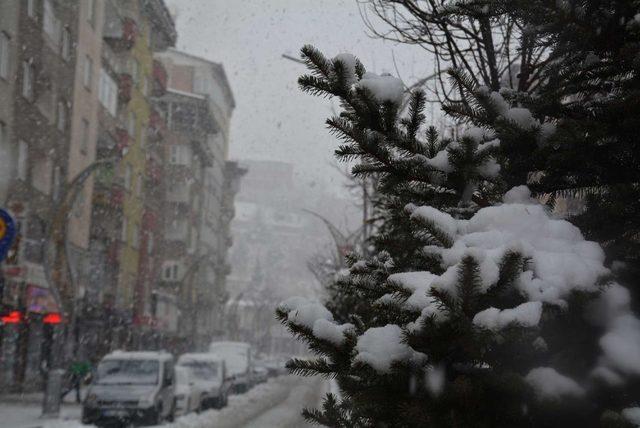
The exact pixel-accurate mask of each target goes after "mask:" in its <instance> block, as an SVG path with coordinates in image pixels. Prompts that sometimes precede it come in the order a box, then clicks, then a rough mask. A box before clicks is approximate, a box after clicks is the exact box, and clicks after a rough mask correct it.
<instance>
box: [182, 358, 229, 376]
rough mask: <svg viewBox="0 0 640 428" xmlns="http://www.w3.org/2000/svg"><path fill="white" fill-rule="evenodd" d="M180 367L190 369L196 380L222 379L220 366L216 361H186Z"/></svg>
mask: <svg viewBox="0 0 640 428" xmlns="http://www.w3.org/2000/svg"><path fill="white" fill-rule="evenodd" d="M180 365H181V366H183V367H188V368H189V370H191V371H192V373H193V377H194V378H196V379H201V380H215V379H218V378H219V377H220V365H219V364H218V363H217V362H215V361H186V362H183V363H180Z"/></svg>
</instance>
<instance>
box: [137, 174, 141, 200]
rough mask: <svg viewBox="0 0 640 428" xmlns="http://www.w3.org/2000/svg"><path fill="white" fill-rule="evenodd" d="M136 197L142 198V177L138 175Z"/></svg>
mask: <svg viewBox="0 0 640 428" xmlns="http://www.w3.org/2000/svg"><path fill="white" fill-rule="evenodd" d="M136 195H138V196H142V175H140V174H138V178H137V179H136Z"/></svg>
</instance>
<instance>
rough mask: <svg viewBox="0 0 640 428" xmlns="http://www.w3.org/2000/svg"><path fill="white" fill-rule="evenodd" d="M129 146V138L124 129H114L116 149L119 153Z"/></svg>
mask: <svg viewBox="0 0 640 428" xmlns="http://www.w3.org/2000/svg"><path fill="white" fill-rule="evenodd" d="M130 144H131V136H130V135H129V132H128V131H127V130H126V129H124V128H116V149H117V150H118V151H119V152H120V151H122V150H124V149H126V148H127V147H129V145H130Z"/></svg>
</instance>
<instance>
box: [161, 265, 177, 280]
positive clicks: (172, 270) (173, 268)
mask: <svg viewBox="0 0 640 428" xmlns="http://www.w3.org/2000/svg"><path fill="white" fill-rule="evenodd" d="M179 270H180V269H179V265H178V262H175V261H167V262H164V264H163V267H162V279H163V280H165V281H177V280H178V274H179Z"/></svg>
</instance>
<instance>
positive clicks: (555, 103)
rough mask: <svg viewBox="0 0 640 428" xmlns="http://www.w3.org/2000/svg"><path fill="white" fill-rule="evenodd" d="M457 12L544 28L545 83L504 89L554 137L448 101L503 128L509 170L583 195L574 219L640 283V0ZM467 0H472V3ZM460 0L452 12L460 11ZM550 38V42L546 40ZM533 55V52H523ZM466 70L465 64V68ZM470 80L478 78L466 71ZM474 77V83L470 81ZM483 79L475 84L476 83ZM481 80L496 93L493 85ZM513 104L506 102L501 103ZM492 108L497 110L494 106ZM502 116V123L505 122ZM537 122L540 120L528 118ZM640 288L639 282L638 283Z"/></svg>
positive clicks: (486, 3) (540, 32) (522, 3)
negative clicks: (525, 133)
mask: <svg viewBox="0 0 640 428" xmlns="http://www.w3.org/2000/svg"><path fill="white" fill-rule="evenodd" d="M454 3H458V4H459V6H460V7H459V8H458V12H457V13H461V14H468V13H471V12H470V11H471V10H477V11H482V13H484V14H485V15H486V16H487V17H488V18H489V19H491V20H495V21H500V20H508V21H509V22H513V23H515V24H516V25H517V27H519V28H522V29H524V34H525V35H526V34H530V33H533V34H536V35H537V37H536V38H535V39H534V40H532V42H533V43H535V47H532V48H534V49H537V50H538V51H543V52H544V53H545V55H547V58H546V59H545V60H544V61H543V62H541V63H540V64H539V65H538V67H537V68H536V69H532V70H528V71H527V72H528V73H535V75H537V76H538V79H537V81H538V84H536V85H535V87H534V88H532V89H531V90H529V91H528V92H527V93H519V92H513V91H503V92H502V95H503V96H504V98H506V99H507V101H509V103H510V104H513V105H516V106H517V107H526V108H527V109H528V110H529V111H531V112H532V113H533V116H534V117H535V118H537V119H539V120H540V121H542V120H544V121H546V122H549V123H553V124H554V125H555V128H556V129H555V132H554V133H553V135H551V136H550V138H545V139H542V140H537V141H536V140H535V139H532V138H529V139H528V140H525V141H523V140H521V135H522V131H519V132H516V133H512V135H513V136H514V137H515V138H512V139H511V140H510V139H509V137H508V132H504V130H505V126H504V125H505V123H504V122H505V120H504V119H505V116H504V115H502V114H501V112H500V111H494V112H489V113H490V114H488V116H483V114H484V113H487V110H484V109H479V110H476V109H474V108H473V104H472V103H473V101H470V102H469V103H457V104H456V105H450V106H449V108H447V111H448V112H449V113H455V114H458V115H459V116H461V117H462V118H464V119H465V120H469V119H471V120H472V121H473V122H475V123H476V124H477V125H478V126H487V125H489V126H492V127H493V128H503V131H502V132H500V131H498V134H500V135H499V137H500V140H501V142H502V148H503V150H507V151H508V156H506V158H508V160H509V162H508V163H503V167H504V170H503V174H504V175H503V176H504V177H505V179H506V180H509V178H515V179H516V180H518V183H522V181H521V177H519V176H520V175H522V174H527V173H532V172H543V173H542V174H538V175H537V178H538V179H539V180H538V181H535V182H531V183H530V186H531V189H532V190H533V191H534V192H536V193H538V194H543V193H547V194H551V195H553V196H563V197H566V196H571V197H578V198H580V199H581V200H583V201H584V202H585V203H586V209H585V210H584V211H583V212H582V213H579V215H577V216H576V217H575V218H572V222H574V224H576V225H578V226H579V227H580V228H581V230H582V231H583V233H585V234H586V236H587V237H588V238H589V239H593V240H596V241H598V242H600V243H601V244H602V245H603V246H605V248H606V253H607V257H608V260H609V261H612V260H617V261H622V262H625V263H626V264H627V265H628V266H629V267H630V268H631V271H632V272H631V273H632V274H633V275H634V276H633V277H632V278H631V279H632V282H631V283H630V284H629V286H630V287H633V289H637V287H639V285H638V284H640V282H639V281H640V144H638V139H637V135H638V131H637V130H638V126H639V125H640V75H639V71H638V70H639V69H640V67H639V65H640V62H639V58H640V2H637V1H631V0H629V1H619V0H562V1H555V0H553V1H549V0H479V1H475V0H474V1H473V2H454ZM465 4H472V6H473V7H467V6H465ZM455 10H456V9H455V8H452V10H451V13H455ZM543 47H544V48H545V49H544V50H542V49H541V48H543ZM522 54H523V55H526V52H523V53H522ZM457 74H458V77H457V79H458V80H462V78H461V77H460V76H461V75H462V74H463V73H462V72H460V71H457ZM464 80H466V81H467V83H471V82H470V80H471V79H469V78H466V79H464ZM471 86H473V85H471ZM478 89H480V88H477V87H476V88H467V95H468V93H469V92H473V91H474V90H476V91H477V90H478ZM481 90H483V91H485V93H486V94H487V95H489V96H491V95H492V94H493V93H492V92H490V91H488V90H487V88H482V89H481ZM502 110H503V111H506V110H507V109H506V108H503V109H502ZM491 113H493V114H491ZM501 121H502V123H500V122H501ZM529 123H532V122H529ZM635 292H636V296H638V294H637V293H640V289H637V291H635Z"/></svg>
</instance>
